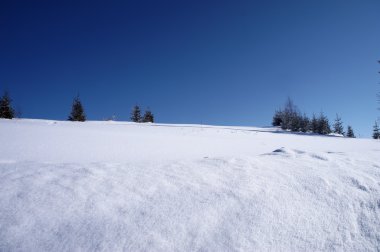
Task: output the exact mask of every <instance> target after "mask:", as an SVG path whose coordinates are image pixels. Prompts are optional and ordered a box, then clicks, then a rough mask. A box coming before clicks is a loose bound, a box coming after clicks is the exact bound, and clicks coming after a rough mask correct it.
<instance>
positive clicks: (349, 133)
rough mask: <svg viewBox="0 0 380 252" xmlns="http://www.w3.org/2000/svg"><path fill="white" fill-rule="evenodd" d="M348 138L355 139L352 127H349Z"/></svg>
mask: <svg viewBox="0 0 380 252" xmlns="http://www.w3.org/2000/svg"><path fill="white" fill-rule="evenodd" d="M347 137H352V138H355V134H354V130H353V129H352V127H351V126H350V125H348V126H347Z"/></svg>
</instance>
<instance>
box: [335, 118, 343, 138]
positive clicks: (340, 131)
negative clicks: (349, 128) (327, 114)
mask: <svg viewBox="0 0 380 252" xmlns="http://www.w3.org/2000/svg"><path fill="white" fill-rule="evenodd" d="M333 130H334V133H336V134H340V135H344V129H343V123H342V119H341V118H340V117H339V116H338V114H336V118H335V122H334V126H333Z"/></svg>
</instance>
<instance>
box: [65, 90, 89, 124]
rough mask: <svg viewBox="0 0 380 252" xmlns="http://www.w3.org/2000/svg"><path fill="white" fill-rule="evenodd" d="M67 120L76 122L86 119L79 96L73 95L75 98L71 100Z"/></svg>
mask: <svg viewBox="0 0 380 252" xmlns="http://www.w3.org/2000/svg"><path fill="white" fill-rule="evenodd" d="M68 120H69V121H78V122H84V121H86V115H85V113H84V109H83V106H82V103H81V101H80V100H79V96H77V97H75V99H74V101H73V105H72V108H71V113H70V115H69V118H68Z"/></svg>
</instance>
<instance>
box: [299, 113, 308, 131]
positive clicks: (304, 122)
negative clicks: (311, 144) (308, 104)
mask: <svg viewBox="0 0 380 252" xmlns="http://www.w3.org/2000/svg"><path fill="white" fill-rule="evenodd" d="M309 129H310V119H309V117H307V115H306V114H303V116H302V117H301V121H300V131H301V132H304V133H305V132H308V131H309Z"/></svg>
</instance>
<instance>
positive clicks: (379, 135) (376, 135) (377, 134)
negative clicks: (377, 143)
mask: <svg viewBox="0 0 380 252" xmlns="http://www.w3.org/2000/svg"><path fill="white" fill-rule="evenodd" d="M372 138H373V139H380V129H379V126H378V125H377V122H376V121H375V125H374V126H373V134H372Z"/></svg>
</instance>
